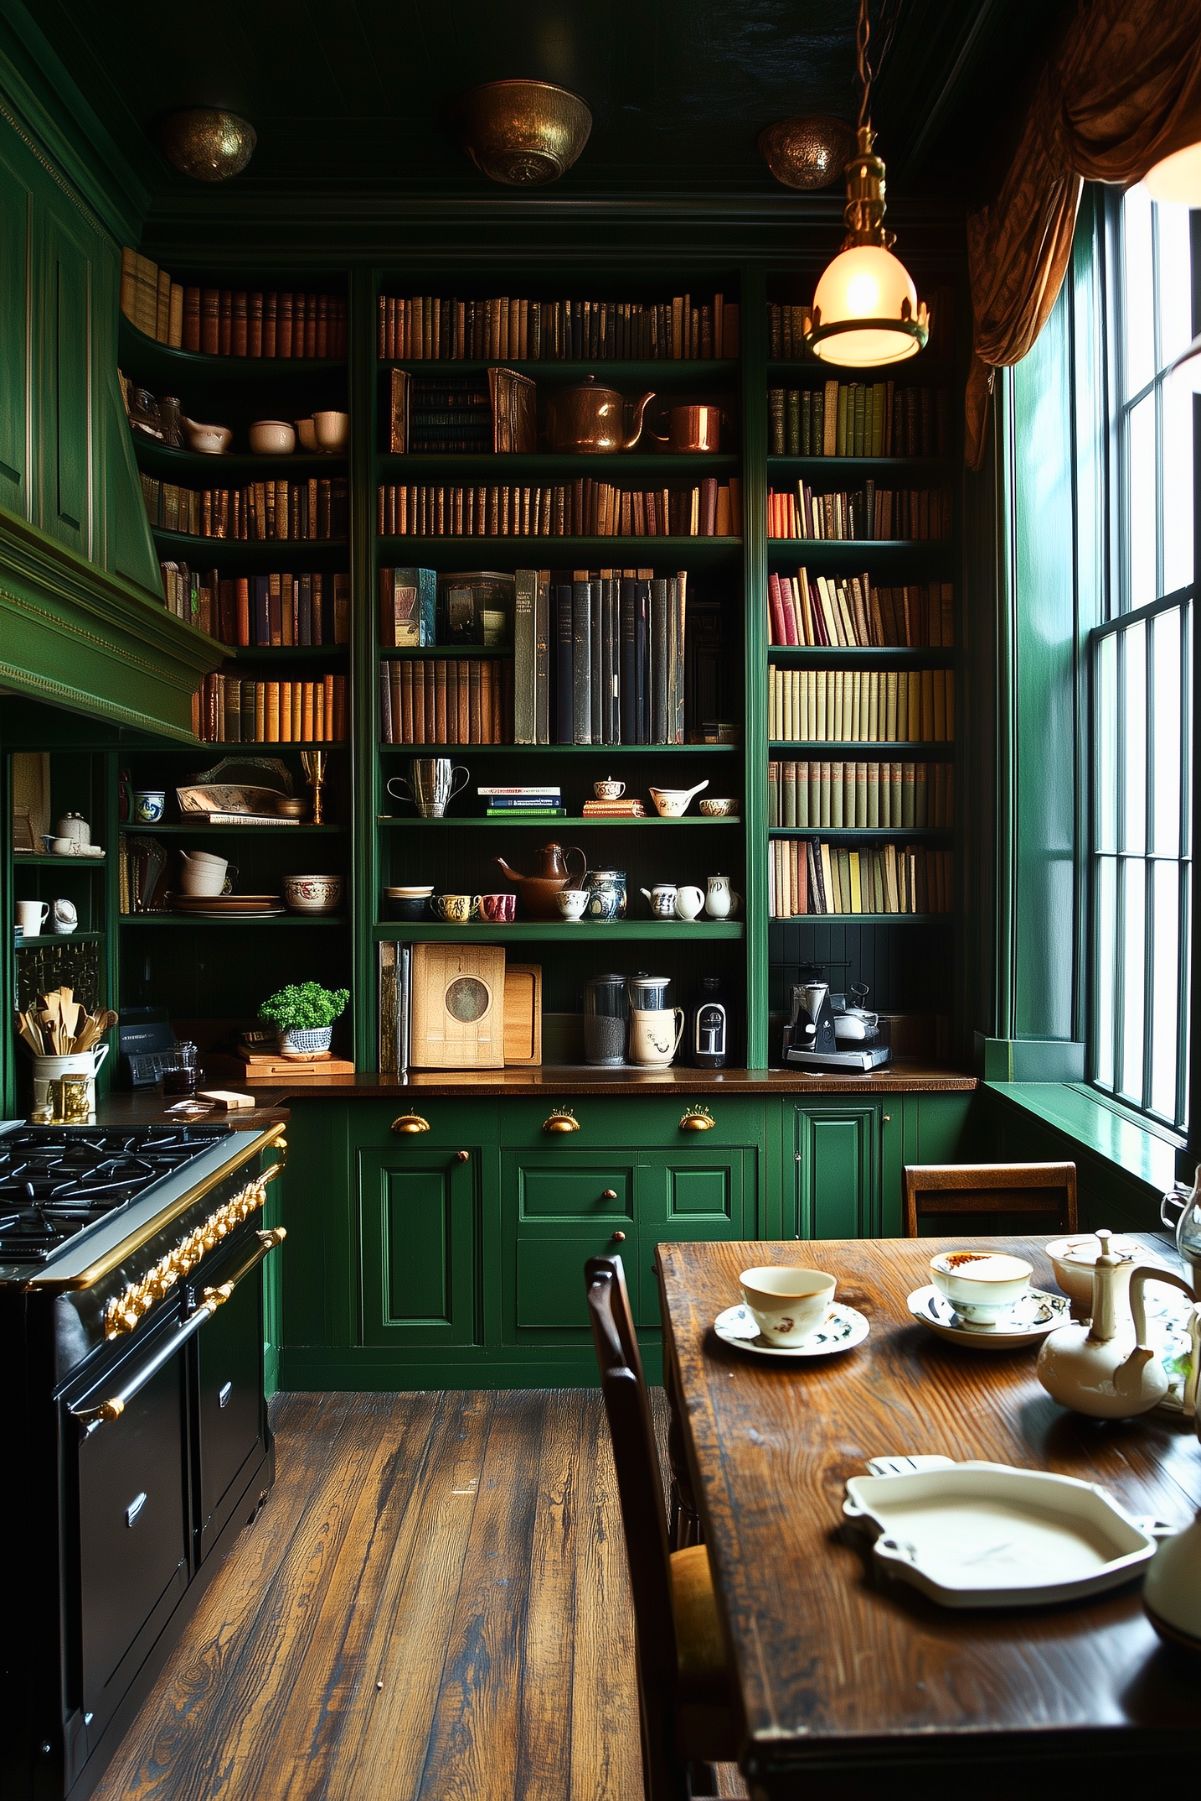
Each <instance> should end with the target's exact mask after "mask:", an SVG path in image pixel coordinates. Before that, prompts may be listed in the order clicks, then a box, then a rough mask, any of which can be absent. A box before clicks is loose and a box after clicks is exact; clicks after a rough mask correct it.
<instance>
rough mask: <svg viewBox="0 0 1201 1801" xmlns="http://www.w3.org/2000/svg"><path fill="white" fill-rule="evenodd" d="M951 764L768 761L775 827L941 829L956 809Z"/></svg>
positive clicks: (769, 800)
mask: <svg viewBox="0 0 1201 1801" xmlns="http://www.w3.org/2000/svg"><path fill="white" fill-rule="evenodd" d="M954 779H955V778H954V769H953V767H952V765H951V764H950V763H890V762H880V761H877V760H876V759H875V758H869V759H867V760H866V761H860V762H854V763H852V762H843V761H841V760H839V759H837V758H834V759H827V758H825V757H822V758H817V757H811V758H809V759H808V760H807V761H803V762H791V761H785V762H770V763H769V764H768V765H767V823H768V825H769V826H777V827H781V828H784V827H790V828H794V829H795V828H798V827H799V828H800V830H802V831H805V830H807V829H809V828H810V827H813V826H818V827H825V828H827V829H829V830H831V831H833V830H835V829H844V830H845V829H850V830H854V831H862V830H869V831H875V830H876V829H878V828H884V829H885V830H889V829H891V830H893V831H902V830H903V831H915V830H916V831H921V830H926V829H930V828H934V829H935V830H937V829H940V828H945V827H949V826H950V825H951V823H952V815H953V812H954Z"/></svg>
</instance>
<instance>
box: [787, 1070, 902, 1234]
mask: <svg viewBox="0 0 1201 1801" xmlns="http://www.w3.org/2000/svg"><path fill="white" fill-rule="evenodd" d="M880 1112H881V1109H880V1104H879V1103H878V1102H876V1101H867V1102H863V1101H852V1100H849V1099H848V1100H847V1101H842V1102H839V1101H833V1102H829V1103H823V1104H821V1105H820V1106H819V1105H815V1104H808V1105H806V1106H805V1107H803V1108H802V1107H798V1108H797V1109H796V1110H795V1114H794V1125H793V1134H794V1137H793V1145H794V1149H793V1157H794V1164H795V1169H796V1183H797V1191H796V1192H797V1221H798V1231H799V1235H800V1236H801V1237H802V1238H874V1237H877V1236H878V1235H879V1233H880V1163H881V1156H880V1132H881V1125H880Z"/></svg>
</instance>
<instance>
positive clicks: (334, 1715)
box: [95, 1390, 662, 1801]
mask: <svg viewBox="0 0 1201 1801" xmlns="http://www.w3.org/2000/svg"><path fill="white" fill-rule="evenodd" d="M654 1399H655V1407H656V1415H657V1423H659V1424H660V1425H661V1424H662V1396H661V1394H659V1393H656V1395H655V1397H654ZM273 1420H274V1423H275V1429H276V1435H277V1458H278V1467H279V1479H278V1481H277V1484H276V1487H275V1489H274V1490H273V1492H272V1495H271V1498H270V1500H269V1501H268V1503H267V1505H266V1506H265V1508H264V1509H263V1511H262V1513H261V1514H260V1516H259V1518H258V1520H257V1521H256V1523H255V1525H254V1526H253V1527H252V1528H251V1529H250V1530H249V1531H247V1532H244V1533H243V1534H242V1535H241V1537H240V1538H239V1540H238V1542H237V1545H236V1547H235V1549H234V1550H233V1552H232V1554H231V1556H230V1558H229V1561H228V1562H227V1564H226V1565H225V1567H224V1568H223V1569H222V1571H221V1572H220V1573H219V1575H218V1576H217V1578H216V1580H215V1581H214V1583H213V1586H212V1588H211V1589H210V1591H209V1593H208V1595H207V1596H206V1597H205V1599H204V1601H203V1602H202V1604H201V1607H200V1609H199V1610H198V1612H197V1615H196V1618H195V1619H194V1620H193V1621H192V1623H191V1624H190V1626H189V1628H188V1630H187V1632H186V1633H185V1636H184V1639H183V1642H182V1643H181V1644H180V1646H179V1647H178V1648H177V1649H176V1651H175V1653H174V1654H173V1656H172V1658H171V1659H170V1661H169V1662H168V1664H167V1667H166V1668H165V1670H164V1672H163V1674H162V1676H161V1678H160V1680H159V1682H158V1683H157V1684H156V1686H155V1688H154V1690H153V1691H152V1693H151V1694H150V1696H149V1697H148V1698H147V1701H146V1703H145V1705H144V1706H143V1708H142V1709H141V1712H140V1714H139V1716H138V1718H137V1719H136V1720H135V1721H134V1723H133V1725H132V1727H131V1728H130V1730H129V1732H128V1733H127V1734H126V1737H125V1740H124V1742H123V1744H122V1745H121V1746H120V1747H119V1749H118V1751H117V1754H116V1756H115V1757H114V1759H113V1761H112V1763H111V1765H110V1767H109V1770H108V1772H107V1773H106V1775H105V1777H104V1778H103V1779H102V1781H101V1783H100V1785H99V1787H98V1788H97V1790H96V1791H95V1792H96V1801H351V1798H352V1797H353V1801H416V1798H417V1797H418V1796H420V1797H423V1801H434V1798H436V1801H510V1797H511V1798H512V1801H636V1798H637V1797H638V1796H639V1795H640V1794H641V1786H642V1782H641V1766H640V1759H639V1751H638V1709H637V1700H636V1695H635V1688H634V1659H633V1635H632V1631H631V1624H630V1614H629V1594H628V1587H627V1582H626V1572H625V1554H624V1546H623V1543H622V1538H621V1522H620V1517H619V1514H618V1510H617V1500H616V1493H615V1490H614V1486H613V1474H612V1461H611V1457H610V1452H609V1445H608V1435H607V1432H606V1430H605V1425H604V1416H603V1413H602V1410H601V1405H600V1398H599V1396H598V1395H597V1394H596V1393H595V1392H590V1391H582V1390H570V1391H544V1392H532V1391H528V1390H525V1391H514V1392H509V1393H505V1392H496V1393H488V1394H404V1395H324V1396H316V1395H288V1396H281V1397H279V1398H278V1399H277V1400H276V1402H275V1403H273ZM378 1684H382V1686H377V1685H378Z"/></svg>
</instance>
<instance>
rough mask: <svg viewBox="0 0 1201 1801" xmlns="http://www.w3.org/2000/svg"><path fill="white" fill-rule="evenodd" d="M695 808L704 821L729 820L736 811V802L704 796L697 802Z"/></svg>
mask: <svg viewBox="0 0 1201 1801" xmlns="http://www.w3.org/2000/svg"><path fill="white" fill-rule="evenodd" d="M696 804H697V806H698V807H699V809H700V811H701V812H702V813H703V814H704V816H705V818H706V819H730V818H731V817H732V816H733V815H734V814H735V813H737V811H738V802H737V801H736V800H729V799H721V800H719V799H717V798H716V796H714V797H710V796H709V795H705V796H704V798H703V799H701V800H698V801H697V803H696Z"/></svg>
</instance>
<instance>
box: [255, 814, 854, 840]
mask: <svg viewBox="0 0 1201 1801" xmlns="http://www.w3.org/2000/svg"><path fill="white" fill-rule="evenodd" d="M377 823H378V824H379V825H382V826H418V827H420V829H421V830H422V831H423V832H424V831H425V830H426V829H427V827H430V826H433V827H434V828H435V829H437V828H438V827H439V826H443V827H444V826H468V827H471V828H472V829H474V828H476V827H478V826H494V825H495V826H502V827H503V828H504V829H505V830H510V829H511V828H512V827H513V826H532V827H533V828H534V830H535V831H543V832H544V831H550V830H554V831H558V830H559V829H560V828H562V827H564V826H570V827H571V829H572V830H573V831H574V830H575V829H576V828H577V827H578V828H579V829H580V830H582V831H589V832H590V831H592V830H593V829H594V828H595V827H596V826H600V827H602V828H603V829H604V830H605V831H613V830H619V831H625V830H627V828H632V829H633V830H634V831H639V830H641V829H642V828H643V827H645V826H664V827H667V828H669V829H674V828H675V827H676V826H708V827H710V828H712V827H713V826H730V825H737V826H740V825H741V824H742V820H741V819H740V818H729V817H727V818H725V819H704V818H702V817H701V816H700V815H697V816H696V817H695V818H694V817H693V816H692V815H691V814H688V815H687V816H686V817H685V818H683V819H660V818H659V817H658V815H655V816H654V817H650V816H648V817H647V818H646V819H606V818H590V817H587V816H586V815H584V814H582V813H577V814H570V813H568V814H562V813H549V814H547V815H546V817H545V818H542V819H534V818H530V817H529V816H528V815H527V816H526V817H524V818H520V817H519V818H516V819H481V818H480V817H479V816H478V815H474V814H468V815H466V817H464V816H463V815H461V814H453V815H449V816H447V817H445V818H442V819H416V818H414V817H413V815H412V814H410V815H409V817H408V818H407V819H404V818H400V817H398V816H397V815H396V814H393V813H381V814H380V816H379V819H378V821H377ZM235 829H237V828H235ZM272 829H273V828H271V827H270V826H267V827H265V828H264V830H267V831H270V830H272ZM811 835H812V834H810V833H808V832H807V833H806V834H805V836H806V837H809V836H811ZM824 835H825V834H823V836H824Z"/></svg>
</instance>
